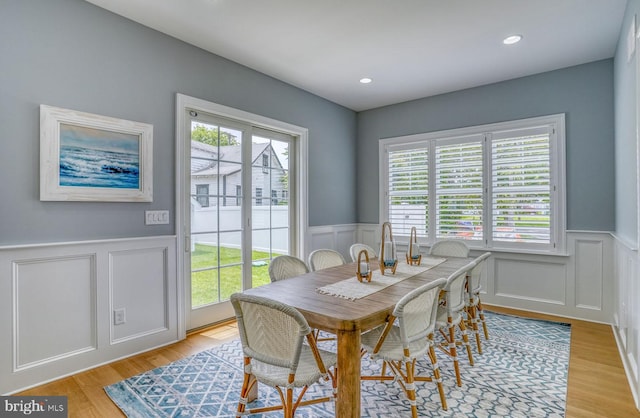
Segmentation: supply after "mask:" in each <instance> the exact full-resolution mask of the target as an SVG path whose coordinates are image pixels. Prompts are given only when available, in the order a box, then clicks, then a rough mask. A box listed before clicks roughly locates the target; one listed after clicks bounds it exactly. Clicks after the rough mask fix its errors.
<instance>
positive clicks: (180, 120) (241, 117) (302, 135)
mask: <svg viewBox="0 0 640 418" xmlns="http://www.w3.org/2000/svg"><path fill="white" fill-rule="evenodd" d="M187 109H192V110H195V111H200V112H203V113H210V114H212V115H215V116H220V117H224V118H228V119H232V120H237V121H240V122H245V123H249V124H252V125H254V126H257V127H260V128H265V129H271V130H274V131H280V132H283V133H287V134H290V135H293V136H296V137H297V138H298V141H297V142H296V147H295V154H296V155H295V170H296V173H295V174H296V181H295V184H294V185H293V187H291V190H292V191H295V193H296V199H295V206H294V210H295V211H296V217H295V218H296V225H295V228H296V231H297V239H296V242H295V244H294V245H295V247H294V248H292V250H293V251H295V252H296V254H297V255H304V254H306V253H307V248H308V242H307V240H308V238H307V237H308V234H307V230H308V225H309V224H308V205H307V202H308V193H307V191H308V170H307V161H308V149H309V130H308V129H307V128H304V127H301V126H297V125H293V124H290V123H287V122H282V121H279V120H276V119H272V118H268V117H265V116H262V115H257V114H254V113H250V112H246V111H244V110H240V109H235V108H232V107H229V106H224V105H221V104H217V103H213V102H210V101H207V100H203V99H198V98H196V97H191V96H187V95H185V94H181V93H177V94H176V136H175V138H176V156H175V166H176V172H175V175H176V195H175V200H176V201H175V208H174V213H175V226H176V266H177V269H176V275H177V277H176V278H177V280H176V283H177V289H176V292H177V302H178V337H179V338H181V339H182V338H185V337H186V333H187V322H188V319H189V315H190V312H188V310H189V306H190V304H188V303H187V299H186V298H187V297H190V295H187V294H186V280H187V274H189V275H190V274H191V272H190V271H189V272H187V271H186V268H185V254H186V252H188V251H189V249H190V247H191V246H190V243H189V242H186V241H187V240H188V236H187V232H188V230H189V227H190V226H189V225H186V215H185V213H184V212H185V209H184V205H183V194H184V193H185V187H187V188H188V187H189V186H188V185H189V181H190V176H188V174H189V173H188V172H187V167H188V166H189V164H190V163H189V161H187V157H188V156H189V149H190V139H191V138H189V141H187V140H186V137H185V132H187V130H186V123H187V122H189V120H190V119H189V118H187V117H186V110H187Z"/></svg>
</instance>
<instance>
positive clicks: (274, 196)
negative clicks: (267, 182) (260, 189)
mask: <svg viewBox="0 0 640 418" xmlns="http://www.w3.org/2000/svg"><path fill="white" fill-rule="evenodd" d="M271 204H272V205H274V206H275V205H277V204H278V191H277V190H271Z"/></svg>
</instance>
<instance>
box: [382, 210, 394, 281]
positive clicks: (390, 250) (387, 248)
mask: <svg viewBox="0 0 640 418" xmlns="http://www.w3.org/2000/svg"><path fill="white" fill-rule="evenodd" d="M387 232H388V233H387ZM380 243H381V244H380V272H381V273H382V274H384V272H385V271H386V270H387V269H390V270H391V273H392V274H396V267H398V257H396V243H395V242H394V241H393V232H391V224H390V223H389V222H385V223H383V224H382V238H381V239H380Z"/></svg>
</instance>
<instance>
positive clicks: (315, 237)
mask: <svg viewBox="0 0 640 418" xmlns="http://www.w3.org/2000/svg"><path fill="white" fill-rule="evenodd" d="M308 231H309V236H308V239H307V249H306V250H307V254H305V256H304V257H305V258H304V260H305V261H307V257H308V256H309V254H310V253H311V251H313V250H319V249H321V248H329V249H332V250H336V251H338V252H339V253H340V254H342V256H343V257H344V259H345V260H347V261H351V255H349V248H350V247H351V245H352V244H354V243H356V242H360V241H357V238H358V225H356V224H347V225H330V226H311V227H309V229H308Z"/></svg>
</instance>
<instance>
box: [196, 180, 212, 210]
mask: <svg viewBox="0 0 640 418" xmlns="http://www.w3.org/2000/svg"><path fill="white" fill-rule="evenodd" d="M196 200H197V201H198V203H199V204H200V206H202V207H203V208H208V207H209V185H208V184H196Z"/></svg>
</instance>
